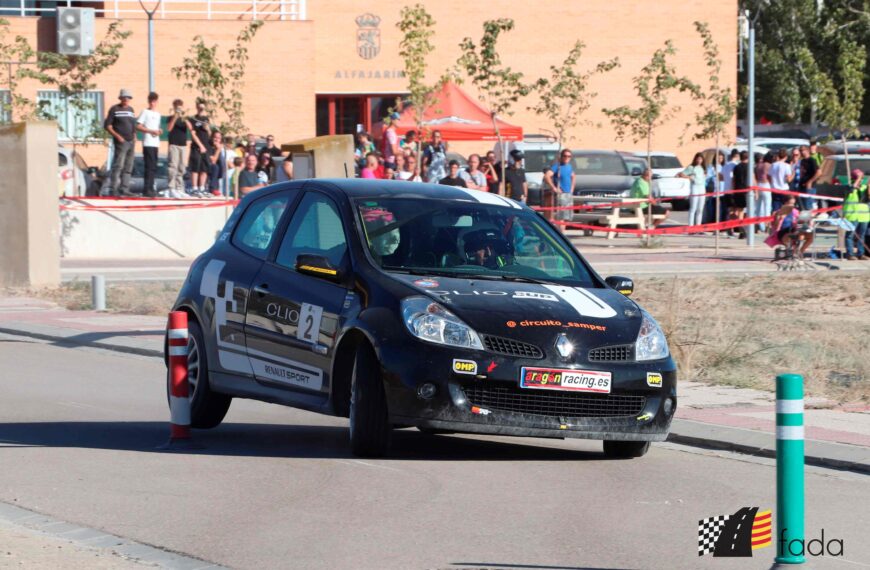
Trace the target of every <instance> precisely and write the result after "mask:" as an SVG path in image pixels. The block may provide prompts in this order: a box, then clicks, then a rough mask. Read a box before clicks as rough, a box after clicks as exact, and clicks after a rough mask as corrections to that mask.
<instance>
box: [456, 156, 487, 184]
mask: <svg viewBox="0 0 870 570" xmlns="http://www.w3.org/2000/svg"><path fill="white" fill-rule="evenodd" d="M459 176H460V177H461V178H462V179H463V180H465V187H466V188H470V189H471V190H480V191H482V192H486V191H487V190H488V188H487V186H486V176H485V175H484V174H483V172H482V171H481V170H480V155H479V154H470V155H468V168H467V169H466V170H463V171H462V172H460V173H459Z"/></svg>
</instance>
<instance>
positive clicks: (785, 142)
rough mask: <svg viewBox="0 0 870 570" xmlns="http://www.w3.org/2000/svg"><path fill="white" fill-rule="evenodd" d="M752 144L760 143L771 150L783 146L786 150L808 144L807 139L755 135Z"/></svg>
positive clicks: (777, 149) (774, 150) (775, 150)
mask: <svg viewBox="0 0 870 570" xmlns="http://www.w3.org/2000/svg"><path fill="white" fill-rule="evenodd" d="M752 143H753V146H757V145H761V146H764V147H767V148H769V149H770V150H772V151H773V152H777V151H779V149H781V148H784V149H786V150H791V149H793V148H795V147H796V146H803V145H809V144H810V141H809V139H792V138H782V137H780V138H775V137H755V139H754V140H753V141H752Z"/></svg>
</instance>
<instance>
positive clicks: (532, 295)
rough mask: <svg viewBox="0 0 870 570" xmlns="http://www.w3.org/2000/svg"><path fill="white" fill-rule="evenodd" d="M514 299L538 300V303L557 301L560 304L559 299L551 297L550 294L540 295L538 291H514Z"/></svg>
mask: <svg viewBox="0 0 870 570" xmlns="http://www.w3.org/2000/svg"><path fill="white" fill-rule="evenodd" d="M512 298H514V299H536V300H538V301H555V302H557V303H558V302H559V297H557V296H555V295H550V294H549V293H538V292H536V291H514V294H513V297H512Z"/></svg>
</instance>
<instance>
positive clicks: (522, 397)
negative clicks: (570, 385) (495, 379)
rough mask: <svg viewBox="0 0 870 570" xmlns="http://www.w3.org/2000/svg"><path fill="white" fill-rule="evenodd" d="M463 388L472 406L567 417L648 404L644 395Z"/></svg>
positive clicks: (610, 413) (622, 412) (617, 413)
mask: <svg viewBox="0 0 870 570" xmlns="http://www.w3.org/2000/svg"><path fill="white" fill-rule="evenodd" d="M463 391H464V392H465V397H466V398H467V399H468V401H469V403H471V405H472V406H480V407H481V408H486V409H489V410H499V411H503V412H517V413H521V414H532V415H536V416H554V417H559V416H561V417H566V418H615V417H622V416H636V415H638V414H639V413H640V412H641V410H643V407H644V406H645V405H646V397H645V396H632V395H623V394H581V393H577V392H564V391H557V390H540V389H528V388H526V389H523V388H518V387H509V386H499V385H495V384H486V383H483V382H475V383H474V384H472V385H469V386H466V387H464V388H463Z"/></svg>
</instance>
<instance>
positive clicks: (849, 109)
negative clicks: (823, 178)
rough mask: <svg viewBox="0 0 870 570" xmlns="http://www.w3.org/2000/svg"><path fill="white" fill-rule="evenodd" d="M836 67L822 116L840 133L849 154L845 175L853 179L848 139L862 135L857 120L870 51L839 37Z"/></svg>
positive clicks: (826, 86) (827, 81)
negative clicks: (869, 52)
mask: <svg viewBox="0 0 870 570" xmlns="http://www.w3.org/2000/svg"><path fill="white" fill-rule="evenodd" d="M836 44H837V45H836V53H837V60H836V61H837V65H836V67H835V68H834V69H832V70H831V74H830V75H826V76H825V78H824V82H823V84H822V85H823V87H824V89H823V96H822V98H821V101H820V107H819V110H820V115H821V118H822V120H823V121H824V122H825V123H826V124H827V126H828V128H830V129H831V131H832V132H837V131H839V133H840V138H841V139H842V141H843V153H844V154H845V155H846V172H847V173H849V176H851V165H850V164H849V152H848V148H847V146H846V138H847V137H848V136H851V135H856V134H859V130H858V121H859V119H860V118H861V107H862V104H863V102H864V70H865V68H866V66H867V48H865V47H864V46H863V45H858V44H857V43H856V42H855V41H853V40H850V39H847V38H844V37H842V36H840V37H838V38H837V40H836Z"/></svg>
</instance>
